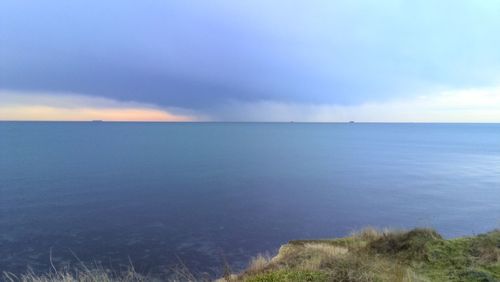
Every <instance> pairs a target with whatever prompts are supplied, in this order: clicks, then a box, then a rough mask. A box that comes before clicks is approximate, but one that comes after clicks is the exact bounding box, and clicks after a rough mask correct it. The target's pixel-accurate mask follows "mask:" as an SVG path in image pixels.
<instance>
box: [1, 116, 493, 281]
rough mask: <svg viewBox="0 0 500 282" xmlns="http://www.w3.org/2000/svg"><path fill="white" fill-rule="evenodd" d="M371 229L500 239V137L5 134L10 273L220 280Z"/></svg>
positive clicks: (130, 126)
mask: <svg viewBox="0 0 500 282" xmlns="http://www.w3.org/2000/svg"><path fill="white" fill-rule="evenodd" d="M367 225H371V226H378V227H394V228H410V227H413V226H430V227H434V228H436V229H437V230H438V231H439V232H441V233H442V234H444V235H445V236H448V237H454V236H460V235H469V234H476V233H480V232H484V231H488V230H490V229H493V228H496V227H499V226H500V125H487V124H482V125H480V124H475V125H474V124H468V125H466V124H300V123H284V124H274V123H182V124H178V123H172V124H168V123H21V122H3V123H0V269H1V270H7V271H13V272H20V271H24V270H26V267H27V265H30V266H31V267H33V268H34V269H35V270H37V271H45V270H48V269H49V257H50V255H49V254H50V252H52V260H53V263H54V264H55V265H56V266H58V267H59V266H61V265H65V264H68V263H71V264H75V263H77V262H78V261H79V260H81V261H83V262H86V263H88V262H97V263H100V264H103V265H105V266H110V265H111V266H112V267H114V268H119V267H120V266H121V265H124V264H128V263H129V258H130V260H131V261H132V262H133V264H134V265H135V268H136V269H137V270H139V271H142V272H148V271H152V272H158V271H162V270H163V269H168V268H169V267H171V266H172V265H174V264H178V263H179V262H180V261H182V263H184V264H186V265H187V266H188V267H189V268H190V269H192V270H194V271H196V272H208V273H210V274H211V275H215V274H216V273H217V272H218V271H220V270H221V267H222V265H223V263H224V261H227V262H229V263H230V264H231V266H232V267H233V270H238V269H241V267H243V266H244V265H245V263H246V262H247V260H248V258H249V257H251V256H254V255H256V254H257V253H259V252H265V251H270V252H271V253H272V252H273V251H276V249H277V248H278V247H279V246H280V245H281V244H283V243H285V242H287V241H288V240H291V239H299V238H323V237H335V236H343V235H347V234H349V233H350V232H351V231H352V230H356V229H359V228H361V227H364V226H367ZM76 257H78V259H77V258H76Z"/></svg>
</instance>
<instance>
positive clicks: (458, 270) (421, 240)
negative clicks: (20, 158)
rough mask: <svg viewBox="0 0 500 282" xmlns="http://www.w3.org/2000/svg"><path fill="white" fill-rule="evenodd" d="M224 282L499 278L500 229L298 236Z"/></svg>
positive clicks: (102, 273) (62, 273)
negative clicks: (451, 234)
mask: <svg viewBox="0 0 500 282" xmlns="http://www.w3.org/2000/svg"><path fill="white" fill-rule="evenodd" d="M3 280H5V281H23V282H51V281H54V282H63V281H64V282H73V281H90V282H94V281H95V282H97V281H109V282H111V281H130V282H132V281H134V282H135V281H213V279H212V278H210V277H206V276H203V275H196V274H193V273H191V272H190V271H189V269H187V267H185V266H183V267H180V268H177V269H174V270H173V273H172V274H171V275H169V276H168V277H163V278H160V277H156V276H151V275H143V274H140V273H137V272H136V271H135V269H134V268H133V266H130V267H129V268H128V269H127V270H125V271H121V272H115V271H112V270H109V269H104V268H91V267H87V266H84V265H82V266H78V267H76V268H71V269H62V270H57V269H55V267H54V268H53V269H51V270H50V271H49V272H48V273H47V274H42V275H37V274H34V273H30V272H28V273H26V274H24V275H19V276H16V275H13V274H9V273H3ZM215 281H217V282H224V281H228V282H230V281H248V282H266V281H269V282H271V281H339V282H343V281H346V282H347V281H360V282H365V281H366V282H369V281H471V282H472V281H485V282H495V281H500V229H496V230H493V231H490V232H488V233H485V234H480V235H475V236H468V237H460V238H454V239H444V238H443V237H442V236H441V235H440V234H439V233H437V232H436V231H434V230H432V229H426V228H416V229H413V230H409V231H399V230H377V229H373V228H365V229H363V230H361V231H359V232H356V233H353V234H352V235H351V236H348V237H343V238H333V239H319V240H294V241H290V242H288V243H287V244H284V245H282V246H281V248H280V249H279V251H278V253H277V254H276V255H275V256H273V257H271V256H269V255H258V256H256V257H255V258H253V259H252V260H251V261H250V262H249V265H248V267H247V268H246V269H245V270H244V271H242V272H241V273H237V274H235V273H231V272H230V271H229V270H225V271H224V275H223V277H221V278H219V279H216V280H215Z"/></svg>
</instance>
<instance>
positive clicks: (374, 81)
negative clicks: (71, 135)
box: [0, 1, 500, 115]
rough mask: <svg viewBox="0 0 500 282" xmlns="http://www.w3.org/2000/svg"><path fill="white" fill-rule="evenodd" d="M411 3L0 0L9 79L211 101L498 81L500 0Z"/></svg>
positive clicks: (172, 102) (347, 97)
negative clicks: (39, 0) (0, 0)
mask: <svg viewBox="0 0 500 282" xmlns="http://www.w3.org/2000/svg"><path fill="white" fill-rule="evenodd" d="M270 2H272V3H270ZM412 2H414V1H343V2H336V1H313V2H311V1H305V2H290V1H210V3H208V2H195V1H169V2H168V4H165V3H167V2H165V3H163V4H162V3H161V2H156V1H140V2H134V1H81V2H79V3H77V2H76V1H71V2H69V1H44V2H43V3H42V2H37V3H35V2H21V1H3V2H2V3H1V4H0V40H1V44H0V60H1V64H0V89H11V90H30V91H53V92H72V93H79V94H84V95H95V96H102V97H109V98H113V99H120V100H133V101H139V102H147V103H154V104H157V105H162V106H175V107H184V108H189V109H195V110H199V111H203V110H204V109H215V108H217V105H221V104H224V103H226V102H228V101H239V102H249V103H252V102H256V101H282V102H293V103H317V104H322V103H336V104H357V103H362V102H364V101H367V100H377V99H386V98H391V97H394V96H404V95H407V96H411V95H414V94H415V93H417V92H422V91H425V90H426V89H430V88H433V87H441V86H444V87H451V88H453V87H468V86H477V85H479V86H484V85H492V84H495V83H496V82H497V80H496V79H497V76H498V66H500V55H499V53H498V49H499V48H500V37H499V36H497V32H498V29H499V28H500V4H498V3H496V2H495V1H481V2H480V3H479V2H478V1H439V3H435V2H436V1H418V3H412ZM213 114H214V115H216V113H213Z"/></svg>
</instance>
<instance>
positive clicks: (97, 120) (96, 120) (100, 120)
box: [92, 119, 103, 122]
mask: <svg viewBox="0 0 500 282" xmlns="http://www.w3.org/2000/svg"><path fill="white" fill-rule="evenodd" d="M92 122H103V120H102V119H94V120H93V121H92Z"/></svg>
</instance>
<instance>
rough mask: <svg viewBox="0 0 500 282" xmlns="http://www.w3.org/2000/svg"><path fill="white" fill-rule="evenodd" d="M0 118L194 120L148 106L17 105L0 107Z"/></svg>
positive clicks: (35, 119) (40, 119)
mask: <svg viewBox="0 0 500 282" xmlns="http://www.w3.org/2000/svg"><path fill="white" fill-rule="evenodd" d="M0 120H19V121H23V120H24V121H27V120H33V121H38V120H39V121H89V120H104V121H171V122H182V121H192V120H194V119H193V118H192V117H189V116H182V115H175V114H171V113H169V112H166V111H163V110H159V109H150V108H140V107H138V108H134V107H130V108H91V107H81V108H78V107H77V108H58V107H53V106H39V105H18V106H13V105H12V106H9V107H0Z"/></svg>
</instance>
